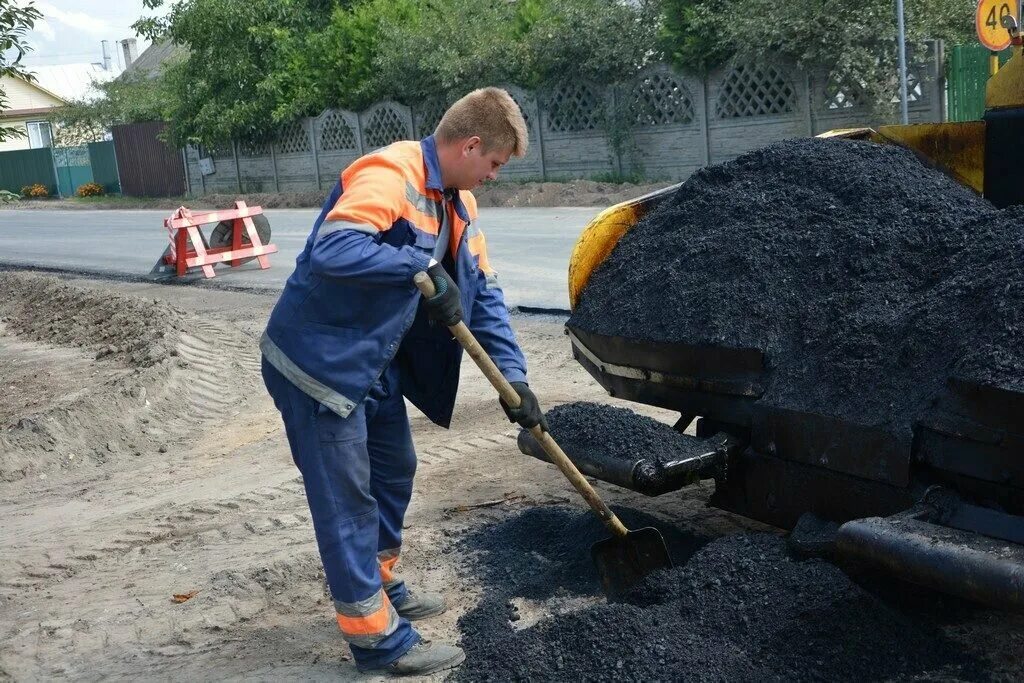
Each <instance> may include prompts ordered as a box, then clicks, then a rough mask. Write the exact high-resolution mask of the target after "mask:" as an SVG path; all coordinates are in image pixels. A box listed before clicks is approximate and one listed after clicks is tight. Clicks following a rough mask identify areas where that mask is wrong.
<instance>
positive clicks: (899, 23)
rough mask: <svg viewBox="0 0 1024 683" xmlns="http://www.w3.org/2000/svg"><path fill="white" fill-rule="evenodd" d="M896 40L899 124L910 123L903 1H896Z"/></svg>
mask: <svg viewBox="0 0 1024 683" xmlns="http://www.w3.org/2000/svg"><path fill="white" fill-rule="evenodd" d="M896 33H897V34H898V35H897V36H896V40H897V42H898V43H899V60H900V123H902V124H903V125H906V124H907V123H909V122H910V113H909V112H908V111H907V29H906V26H905V25H904V22H903V0H896Z"/></svg>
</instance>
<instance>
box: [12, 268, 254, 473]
mask: <svg viewBox="0 0 1024 683" xmlns="http://www.w3.org/2000/svg"><path fill="white" fill-rule="evenodd" d="M0 288H3V290H4V292H5V297H4V298H3V300H2V301H0V377H3V381H4V388H5V390H6V391H7V393H8V395H9V399H8V400H7V401H5V402H4V403H3V405H0V480H2V481H13V480H17V479H21V478H23V477H25V476H27V475H29V474H39V475H40V476H46V473H47V472H50V471H52V470H55V469H71V468H78V467H81V466H83V465H86V464H89V465H93V466H107V465H110V464H114V463H117V462H120V461H122V460H124V459H125V458H126V457H129V456H135V457H137V456H141V455H143V454H149V455H162V454H164V453H167V452H168V451H169V450H170V449H171V447H172V446H173V445H174V442H175V438H176V437H177V436H178V435H180V434H182V433H185V432H186V431H189V430H192V429H194V428H196V427H197V426H199V425H201V424H203V423H204V422H206V421H207V420H210V419H216V418H218V417H219V416H220V415H221V414H223V413H224V412H225V411H226V410H228V409H231V408H234V407H235V405H236V404H237V402H238V400H239V399H240V397H241V396H244V395H245V393H246V392H247V388H246V385H247V384H251V383H252V382H253V381H254V380H252V378H251V377H249V376H242V375H240V374H239V373H237V372H236V368H237V366H238V365H240V364H245V365H248V366H249V367H250V368H252V369H255V367H256V365H257V363H258V351H257V349H256V344H255V342H254V341H253V340H248V339H236V338H234V337H232V336H230V335H228V334H226V333H224V331H223V330H219V329H218V328H216V327H215V326H210V325H205V326H204V324H203V323H202V322H201V321H196V320H192V319H189V318H188V317H187V316H186V315H185V314H184V313H182V312H181V311H178V310H176V309H175V308H173V307H172V306H168V305H167V304H164V303H159V302H156V301H149V300H143V299H136V298H132V297H125V296H121V295H117V294H113V293H109V292H102V291H100V292H97V291H95V290H90V289H83V288H80V287H76V286H73V285H69V284H67V283H64V282H61V281H59V280H57V279H55V278H52V277H46V276H40V275H35V274H27V273H2V274H0ZM254 376H256V375H255V373H254Z"/></svg>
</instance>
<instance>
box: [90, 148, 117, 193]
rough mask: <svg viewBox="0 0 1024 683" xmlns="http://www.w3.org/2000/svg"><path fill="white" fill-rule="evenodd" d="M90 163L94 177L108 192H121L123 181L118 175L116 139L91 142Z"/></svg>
mask: <svg viewBox="0 0 1024 683" xmlns="http://www.w3.org/2000/svg"><path fill="white" fill-rule="evenodd" d="M89 163H90V164H91V165H92V178H93V181H94V182H97V183H99V184H100V185H102V186H103V189H104V190H106V192H107V194H121V181H120V180H119V179H118V177H117V158H116V157H115V155H114V141H113V140H108V141H107V142H90V143H89Z"/></svg>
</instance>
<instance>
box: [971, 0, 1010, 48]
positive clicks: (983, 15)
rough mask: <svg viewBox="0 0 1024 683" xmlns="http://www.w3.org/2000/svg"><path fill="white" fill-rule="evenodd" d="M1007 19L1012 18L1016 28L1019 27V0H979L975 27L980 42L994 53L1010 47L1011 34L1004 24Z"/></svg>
mask: <svg viewBox="0 0 1024 683" xmlns="http://www.w3.org/2000/svg"><path fill="white" fill-rule="evenodd" d="M1006 17H1012V19H1013V25H1014V26H1017V25H1019V22H1020V2H1019V0H979V2H978V11H977V12H976V13H975V15H974V26H975V28H976V29H977V31H978V40H979V41H981V44H982V45H984V46H985V47H987V48H988V49H989V50H992V51H993V52H999V51H1000V50H1005V49H1006V48H1008V47H1009V46H1010V42H1011V40H1010V32H1009V31H1008V30H1007V27H1006V26H1005V25H1004V23H1003V20H1004V19H1005V18H1006Z"/></svg>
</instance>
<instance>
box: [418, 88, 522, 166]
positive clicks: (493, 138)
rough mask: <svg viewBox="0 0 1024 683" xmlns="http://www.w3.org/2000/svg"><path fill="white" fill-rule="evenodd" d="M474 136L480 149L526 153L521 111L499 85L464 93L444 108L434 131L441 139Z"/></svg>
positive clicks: (445, 140) (448, 139) (458, 138)
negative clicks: (480, 146) (446, 109)
mask: <svg viewBox="0 0 1024 683" xmlns="http://www.w3.org/2000/svg"><path fill="white" fill-rule="evenodd" d="M474 135H476V136H477V137H479V138H480V141H481V144H482V145H483V148H484V151H487V152H490V151H492V150H495V149H500V150H510V151H511V152H512V156H517V157H521V156H523V155H524V154H526V147H527V145H528V144H529V135H528V133H527V130H526V121H525V120H524V119H523V112H521V111H519V105H518V104H516V101H515V100H514V99H512V96H511V95H509V94H508V93H507V92H505V91H504V90H502V89H501V88H480V89H479V90H474V91H473V92H471V93H469V94H468V95H465V96H464V97H462V99H460V100H459V101H458V102H456V103H455V104H453V105H452V106H450V107H448V111H446V112H445V113H444V116H442V117H441V122H440V123H438V124H437V130H435V131H434V136H435V137H436V138H437V139H438V140H439V141H441V142H454V141H456V140H464V139H466V138H469V137H472V136H474Z"/></svg>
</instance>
